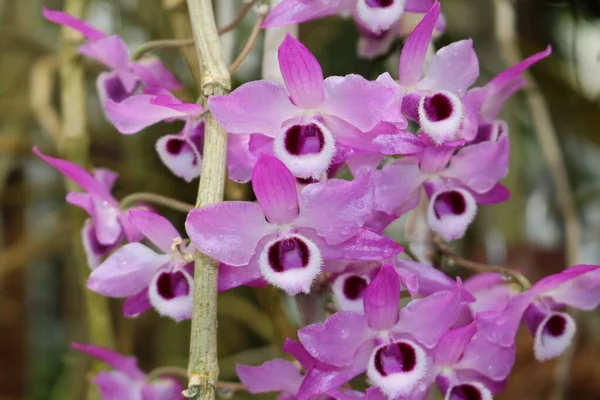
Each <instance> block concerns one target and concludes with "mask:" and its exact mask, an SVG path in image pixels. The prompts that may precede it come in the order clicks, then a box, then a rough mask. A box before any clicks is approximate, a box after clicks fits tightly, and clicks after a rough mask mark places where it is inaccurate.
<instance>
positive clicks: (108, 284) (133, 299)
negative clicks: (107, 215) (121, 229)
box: [87, 210, 194, 322]
mask: <svg viewBox="0 0 600 400" xmlns="http://www.w3.org/2000/svg"><path fill="white" fill-rule="evenodd" d="M129 220H130V222H131V224H132V225H134V226H135V227H136V228H137V229H139V230H140V232H142V234H143V235H144V236H145V237H147V238H148V239H149V240H150V241H151V242H152V244H154V245H155V246H156V247H157V248H158V249H159V250H161V251H162V253H157V252H155V251H154V250H152V249H151V248H150V247H148V246H145V245H143V244H141V243H129V244H126V245H125V246H123V247H121V248H120V249H118V250H117V251H115V252H114V253H113V254H111V255H110V256H109V257H108V258H107V259H106V260H105V261H104V262H103V263H102V264H100V265H99V266H98V267H97V268H96V269H95V270H93V271H92V273H91V274H90V277H89V279H88V283H87V286H88V288H89V289H90V290H92V291H94V292H96V293H100V294H102V295H104V296H109V297H126V298H127V300H126V301H125V304H124V306H123V313H124V314H125V316H127V317H135V316H137V315H139V314H141V313H143V312H144V311H146V310H147V309H148V308H150V307H154V309H156V311H158V313H159V314H161V315H164V316H167V317H170V318H173V319H174V320H175V321H178V322H179V321H182V320H184V319H188V318H190V317H191V316H192V298H193V292H194V280H193V278H192V274H193V248H192V246H189V245H185V244H184V242H183V240H182V238H181V236H180V235H179V233H178V232H177V230H176V229H175V228H174V227H173V225H172V224H171V223H170V222H169V221H168V220H167V219H166V218H164V217H161V216H160V215H158V214H155V213H153V212H151V211H147V210H131V211H130V212H129Z"/></svg>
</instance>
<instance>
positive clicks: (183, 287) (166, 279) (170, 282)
mask: <svg viewBox="0 0 600 400" xmlns="http://www.w3.org/2000/svg"><path fill="white" fill-rule="evenodd" d="M156 286H157V287H158V294H159V295H160V296H161V297H162V298H163V299H165V300H171V299H174V298H175V297H179V296H186V295H187V294H188V293H189V291H190V286H189V284H188V281H187V279H186V278H185V276H184V275H183V272H181V271H176V272H172V273H169V272H163V273H161V274H160V276H159V277H158V280H157V282H156Z"/></svg>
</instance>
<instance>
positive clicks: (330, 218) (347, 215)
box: [295, 174, 373, 245]
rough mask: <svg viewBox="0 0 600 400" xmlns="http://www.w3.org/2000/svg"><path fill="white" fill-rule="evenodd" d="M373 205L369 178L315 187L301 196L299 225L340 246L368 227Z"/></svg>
mask: <svg viewBox="0 0 600 400" xmlns="http://www.w3.org/2000/svg"><path fill="white" fill-rule="evenodd" d="M372 204H373V191H372V189H371V187H370V175H369V174H365V175H361V176H359V177H357V178H356V179H354V180H353V181H345V180H341V179H332V180H329V181H327V182H323V183H314V184H311V185H308V186H306V187H305V188H304V189H302V191H301V192H300V215H299V217H298V219H297V220H296V221H295V224H296V226H307V227H310V228H313V229H315V230H316V231H317V233H318V234H319V235H321V236H322V237H323V238H324V239H325V240H326V241H327V243H329V244H332V245H336V244H340V243H342V242H345V241H346V240H348V239H350V238H351V237H352V236H354V235H355V234H356V232H357V231H358V230H359V229H360V228H361V227H362V226H363V225H364V223H365V222H366V221H367V219H368V218H369V216H370V213H371V208H372Z"/></svg>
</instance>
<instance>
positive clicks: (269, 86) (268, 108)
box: [208, 81, 302, 137]
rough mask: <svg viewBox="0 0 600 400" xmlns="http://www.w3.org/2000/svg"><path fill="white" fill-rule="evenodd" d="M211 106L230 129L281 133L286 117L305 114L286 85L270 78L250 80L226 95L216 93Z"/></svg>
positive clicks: (271, 134) (238, 131)
mask: <svg viewBox="0 0 600 400" xmlns="http://www.w3.org/2000/svg"><path fill="white" fill-rule="evenodd" d="M208 108H209V109H210V111H211V112H212V114H213V115H214V117H215V119H216V120H217V121H218V122H219V125H221V127H222V128H223V129H224V130H226V131H227V132H229V133H246V134H248V133H261V134H263V135H266V136H270V137H275V136H277V135H278V134H279V133H280V132H281V130H282V128H281V125H282V124H283V122H285V121H286V120H288V119H290V118H293V117H295V116H298V115H300V114H301V112H302V111H301V109H299V108H298V107H296V106H294V105H293V104H292V103H291V102H290V99H289V95H288V93H287V91H286V90H285V88H283V87H281V86H280V85H278V84H276V83H273V82H269V81H256V82H248V83H245V84H243V85H242V86H240V87H238V88H237V89H235V90H234V91H233V92H231V93H230V94H228V95H226V96H213V97H211V98H210V99H209V100H208Z"/></svg>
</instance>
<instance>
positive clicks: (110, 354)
mask: <svg viewBox="0 0 600 400" xmlns="http://www.w3.org/2000/svg"><path fill="white" fill-rule="evenodd" d="M71 347H72V348H74V349H75V350H77V351H81V352H83V353H85V354H87V355H89V356H92V357H94V358H95V359H97V360H100V361H102V362H104V363H106V364H108V365H110V366H111V367H113V368H114V369H116V370H117V371H120V372H122V373H123V374H125V376H127V377H128V378H129V379H131V380H143V379H145V378H146V375H145V374H144V373H143V372H142V371H141V370H140V369H139V368H138V366H137V360H136V359H135V357H127V356H124V355H121V354H119V353H117V352H115V351H112V350H110V349H107V348H105V347H101V346H94V345H92V344H82V343H77V342H71Z"/></svg>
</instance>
